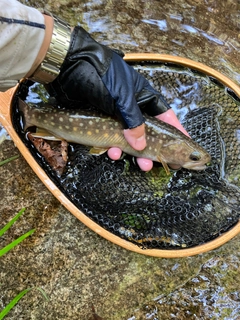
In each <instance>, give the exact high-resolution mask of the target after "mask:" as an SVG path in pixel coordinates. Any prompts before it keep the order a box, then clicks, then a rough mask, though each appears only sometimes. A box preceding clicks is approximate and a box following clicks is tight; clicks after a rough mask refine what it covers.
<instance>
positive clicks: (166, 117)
mask: <svg viewBox="0 0 240 320" xmlns="http://www.w3.org/2000/svg"><path fill="white" fill-rule="evenodd" d="M155 117H156V118H157V119H159V120H162V121H164V122H166V123H168V124H171V125H172V126H174V127H176V128H177V129H178V130H180V131H182V133H184V134H185V135H186V136H188V137H190V135H189V134H188V132H187V131H186V129H185V128H184V127H183V126H182V124H181V123H180V122H179V120H178V118H177V116H176V114H175V113H174V111H173V110H172V109H169V110H167V111H166V112H164V113H161V114H159V115H157V116H155ZM190 138H191V137H190Z"/></svg>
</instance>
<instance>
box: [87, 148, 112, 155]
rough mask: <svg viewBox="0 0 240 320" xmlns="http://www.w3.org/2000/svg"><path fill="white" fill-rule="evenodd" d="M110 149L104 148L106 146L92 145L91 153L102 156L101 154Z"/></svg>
mask: <svg viewBox="0 0 240 320" xmlns="http://www.w3.org/2000/svg"><path fill="white" fill-rule="evenodd" d="M107 150H108V149H104V148H98V147H92V148H91V149H90V150H89V153H90V154H93V155H95V156H100V155H101V154H103V153H105V152H106V151H107Z"/></svg>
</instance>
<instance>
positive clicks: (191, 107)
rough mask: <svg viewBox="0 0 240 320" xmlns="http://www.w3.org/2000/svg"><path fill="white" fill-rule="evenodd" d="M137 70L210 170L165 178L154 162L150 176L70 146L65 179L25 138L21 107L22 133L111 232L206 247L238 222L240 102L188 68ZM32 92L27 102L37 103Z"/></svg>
mask: <svg viewBox="0 0 240 320" xmlns="http://www.w3.org/2000/svg"><path fill="white" fill-rule="evenodd" d="M134 67H135V68H136V69H137V70H138V72H140V73H142V74H143V75H144V76H145V77H147V78H148V79H149V81H150V82H151V84H152V85H153V86H154V87H155V88H156V89H157V90H159V91H160V92H161V93H162V94H163V95H164V97H165V98H166V100H167V101H168V103H169V104H170V105H171V106H172V108H173V109H174V110H175V112H176V113H177V115H178V117H179V119H180V120H181V122H182V123H183V124H184V127H185V128H186V129H187V131H188V132H189V134H190V135H191V137H192V138H193V139H194V140H195V141H197V142H198V143H199V144H200V145H202V146H203V147H204V148H205V149H206V150H207V151H208V152H209V153H210V154H211V156H212V162H211V166H209V167H207V169H206V170H205V171H189V170H185V169H181V170H179V171H176V172H172V173H171V175H170V176H166V174H165V172H164V170H163V168H162V167H161V165H160V164H155V165H154V168H153V170H152V171H150V172H148V173H144V172H141V171H140V170H139V169H138V166H137V165H136V164H135V161H134V159H133V158H132V157H130V156H128V155H124V156H123V157H122V159H121V160H119V161H112V160H110V159H109V158H108V157H107V156H106V155H105V154H103V155H101V156H93V155H91V154H89V152H88V151H89V148H88V147H84V146H81V145H74V144H70V145H69V162H68V164H67V169H66V171H65V172H64V174H63V175H62V176H61V177H59V176H58V175H57V174H56V173H55V172H54V171H53V170H52V169H51V168H50V167H49V165H48V164H46V163H45V161H44V159H43V157H41V156H40V155H39V154H38V153H37V151H36V149H35V148H34V147H33V146H32V145H31V144H30V142H29V141H28V140H26V138H25V135H24V134H23V132H22V128H21V122H20V121H19V114H18V111H17V106H16V110H15V109H14V112H13V119H14V123H15V128H16V131H17V132H18V133H19V135H20V136H21V137H22V139H23V140H24V142H25V144H26V145H27V147H28V148H29V149H30V150H31V152H32V154H33V155H34V157H35V159H36V160H37V161H38V163H39V164H40V165H41V167H43V168H44V169H45V171H46V172H47V174H48V175H49V176H50V177H51V179H52V180H53V181H54V182H55V183H56V184H57V186H58V187H59V188H60V190H61V191H62V192H63V193H64V194H65V195H66V196H67V197H68V198H69V199H70V200H71V201H72V202H73V203H74V204H75V205H76V206H77V207H78V208H79V209H80V210H81V211H83V212H84V213H85V214H86V215H87V216H88V217H90V218H91V219H92V220H94V221H95V222H96V223H98V224H99V225H100V226H102V227H103V228H105V229H106V230H108V231H110V232H112V233H114V234H115V235H117V236H119V237H121V238H123V239H125V240H128V241H131V242H133V243H136V244H138V245H139V246H141V247H142V248H159V249H171V248H174V249H178V248H179V249H181V248H186V247H191V246H195V245H199V244H201V243H205V242H206V241H209V240H211V239H214V238H216V237H217V236H219V235H220V234H221V233H223V232H225V231H227V230H228V229H229V228H231V227H232V226H233V225H234V224H236V223H237V222H238V220H239V214H240V191H239V187H240V164H239V162H240V161H239V160H240V104H239V98H237V97H236V96H235V94H234V93H232V92H231V91H230V90H229V89H227V88H225V87H223V86H222V85H221V84H219V83H218V82H217V81H216V80H214V79H211V78H209V77H207V76H204V75H201V74H199V73H196V72H193V71H192V70H189V69H182V68H179V67H175V66H172V65H160V64H159V63H158V64H154V63H150V62H149V63H142V64H139V65H135V66H134ZM28 87H29V84H28V83H25V84H23V85H22V86H21V88H20V90H19V92H18V96H20V97H21V98H23V99H25V98H26V96H27V95H28V94H29V92H28ZM34 90H35V89H34ZM31 94H32V93H31ZM31 94H30V95H29V96H30V98H29V96H28V100H29V99H30V100H31V99H32V100H34V99H35V98H36V97H35V96H34V95H33V96H34V97H33V96H32V98H31ZM37 97H38V98H39V95H38V96H37Z"/></svg>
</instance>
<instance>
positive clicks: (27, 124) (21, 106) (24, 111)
mask: <svg viewBox="0 0 240 320" xmlns="http://www.w3.org/2000/svg"><path fill="white" fill-rule="evenodd" d="M18 107H19V110H20V112H21V113H22V121H23V130H24V131H25V130H26V129H27V128H28V127H31V126H32V125H33V124H31V122H30V120H29V117H28V111H29V106H28V104H27V103H26V102H24V101H23V100H22V99H20V98H18Z"/></svg>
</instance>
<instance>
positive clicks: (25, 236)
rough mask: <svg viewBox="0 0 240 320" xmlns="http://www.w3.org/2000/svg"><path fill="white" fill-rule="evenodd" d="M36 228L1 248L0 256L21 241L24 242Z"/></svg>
mask: <svg viewBox="0 0 240 320" xmlns="http://www.w3.org/2000/svg"><path fill="white" fill-rule="evenodd" d="M34 231H35V229H32V230H30V231H28V232H27V233H25V234H23V235H22V236H21V237H19V238H17V239H16V240H14V241H13V242H11V243H9V244H8V245H7V246H6V247H4V248H3V249H1V250H0V257H1V256H3V255H4V254H5V253H7V252H8V251H9V250H11V249H12V248H14V247H15V246H16V245H18V244H19V243H20V242H22V241H23V240H24V239H25V238H27V237H29V236H30V235H31V234H32V233H33V232H34Z"/></svg>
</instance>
